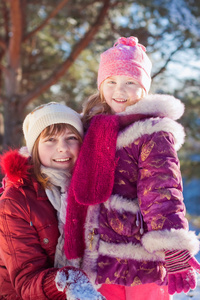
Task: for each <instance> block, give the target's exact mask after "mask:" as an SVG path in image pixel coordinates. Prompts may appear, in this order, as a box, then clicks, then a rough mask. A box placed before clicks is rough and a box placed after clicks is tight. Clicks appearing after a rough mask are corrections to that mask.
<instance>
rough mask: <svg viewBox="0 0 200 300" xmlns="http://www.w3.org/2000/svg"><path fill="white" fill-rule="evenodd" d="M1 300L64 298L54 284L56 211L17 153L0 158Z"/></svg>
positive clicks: (12, 152)
mask: <svg viewBox="0 0 200 300" xmlns="http://www.w3.org/2000/svg"><path fill="white" fill-rule="evenodd" d="M1 168H2V171H3V172H4V173H5V174H6V178H7V179H6V185H5V190H4V192H3V195H2V196H1V198H0V241H1V242H0V299H9V300H12V299H15V300H16V299H24V300H26V299H32V300H34V299H37V300H43V299H66V296H64V295H63V293H62V292H59V291H58V290H57V288H56V286H55V282H54V279H55V275H56V272H57V270H58V269H56V268H54V267H53V265H54V255H55V248H56V244H57V239H58V237H59V231H58V222H57V216H56V211H55V209H54V208H53V206H52V205H51V203H50V202H49V200H48V198H47V196H46V194H45V191H44V190H43V188H42V187H41V185H40V184H39V183H38V182H37V181H36V179H35V178H34V176H31V175H30V173H31V166H30V164H29V162H28V159H27V158H25V157H23V156H21V155H20V154H19V153H18V151H10V152H8V153H6V154H5V155H4V156H3V157H2V158H1Z"/></svg>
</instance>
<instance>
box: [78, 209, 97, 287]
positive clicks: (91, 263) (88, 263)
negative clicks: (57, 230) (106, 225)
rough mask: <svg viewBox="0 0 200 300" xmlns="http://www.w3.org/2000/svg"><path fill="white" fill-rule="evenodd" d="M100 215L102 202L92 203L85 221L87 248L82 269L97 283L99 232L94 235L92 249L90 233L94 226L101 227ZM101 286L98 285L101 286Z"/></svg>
mask: <svg viewBox="0 0 200 300" xmlns="http://www.w3.org/2000/svg"><path fill="white" fill-rule="evenodd" d="M99 215H100V204H98V205H91V206H89V207H88V210H87V216H86V222H85V243H86V250H85V253H84V256H83V263H82V269H83V270H84V271H85V272H86V273H87V275H88V277H89V279H90V281H91V282H92V283H93V284H94V285H95V280H96V276H97V271H96V266H97V259H98V256H99V253H98V246H99V234H96V235H94V239H93V241H92V249H90V240H89V235H90V234H91V232H92V231H93V229H94V228H99ZM99 287H100V286H97V288H99Z"/></svg>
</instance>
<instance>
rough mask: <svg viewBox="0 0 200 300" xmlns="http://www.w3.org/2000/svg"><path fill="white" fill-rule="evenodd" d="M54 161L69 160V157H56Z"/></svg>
mask: <svg viewBox="0 0 200 300" xmlns="http://www.w3.org/2000/svg"><path fill="white" fill-rule="evenodd" d="M54 161H56V162H65V161H69V158H57V159H54Z"/></svg>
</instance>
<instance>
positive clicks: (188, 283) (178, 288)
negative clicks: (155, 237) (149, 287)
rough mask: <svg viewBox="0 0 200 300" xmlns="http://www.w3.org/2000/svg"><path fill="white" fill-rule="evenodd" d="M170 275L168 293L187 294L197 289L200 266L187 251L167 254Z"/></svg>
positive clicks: (166, 259) (168, 252) (175, 251)
mask: <svg viewBox="0 0 200 300" xmlns="http://www.w3.org/2000/svg"><path fill="white" fill-rule="evenodd" d="M165 263H166V269H167V273H168V292H169V294H170V295H173V294H174V293H176V292H177V293H181V292H182V291H183V292H184V293H187V292H188V291H189V290H190V289H194V288H195V287H196V272H195V270H196V271H197V272H198V273H200V264H199V263H198V261H197V260H196V259H195V258H194V257H192V256H191V254H190V253H189V252H188V251H187V250H174V251H166V252H165Z"/></svg>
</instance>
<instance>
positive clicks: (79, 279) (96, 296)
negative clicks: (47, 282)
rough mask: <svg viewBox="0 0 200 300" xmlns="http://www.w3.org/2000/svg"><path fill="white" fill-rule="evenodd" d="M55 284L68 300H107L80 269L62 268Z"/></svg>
mask: <svg viewBox="0 0 200 300" xmlns="http://www.w3.org/2000/svg"><path fill="white" fill-rule="evenodd" d="M55 282H56V286H57V289H58V291H61V292H65V294H66V299H67V300H88V299H90V300H106V298H105V297H104V296H102V295H101V294H100V293H99V292H97V291H96V290H95V288H94V287H93V285H92V284H91V283H90V281H89V279H88V277H87V276H86V274H85V273H84V272H83V271H81V270H79V269H72V270H69V269H68V268H62V269H61V270H60V271H58V272H57V275H56V278H55Z"/></svg>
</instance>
